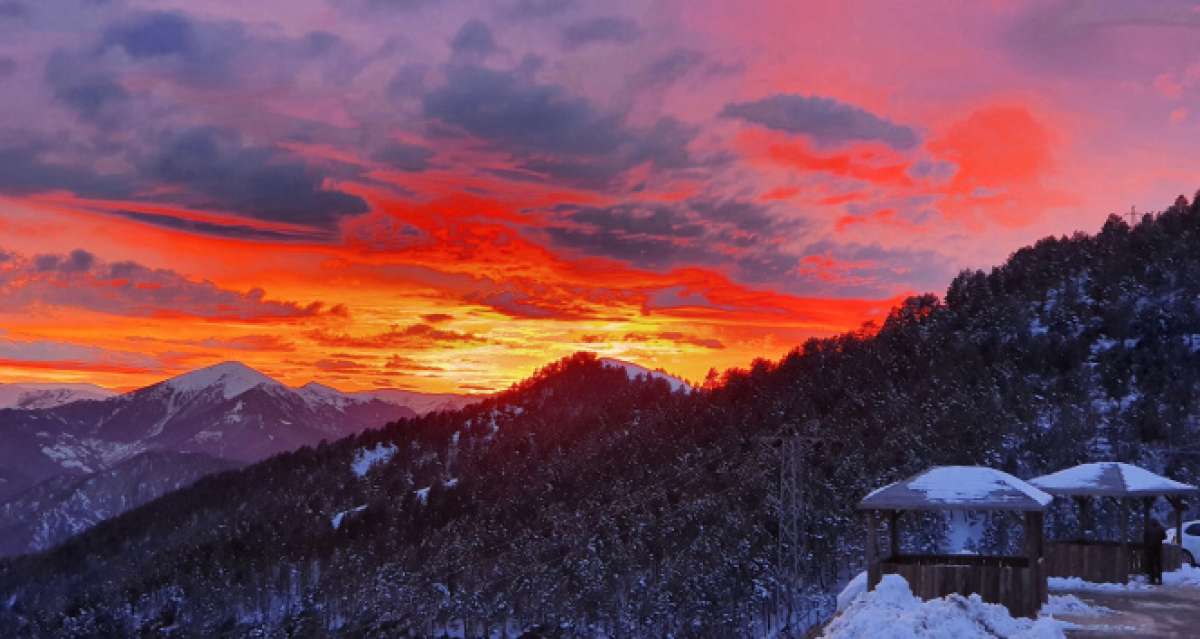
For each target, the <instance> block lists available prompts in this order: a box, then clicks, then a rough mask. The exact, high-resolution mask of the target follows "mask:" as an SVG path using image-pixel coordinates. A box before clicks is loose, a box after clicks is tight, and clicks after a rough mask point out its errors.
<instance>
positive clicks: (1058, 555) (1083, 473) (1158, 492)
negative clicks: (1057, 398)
mask: <svg viewBox="0 0 1200 639" xmlns="http://www.w3.org/2000/svg"><path fill="white" fill-rule="evenodd" d="M1029 483H1031V484H1033V485H1035V486H1037V487H1038V488H1040V489H1042V490H1044V491H1046V492H1048V493H1050V494H1052V495H1054V496H1056V497H1058V496H1061V497H1071V498H1073V499H1074V500H1075V503H1076V505H1077V507H1078V509H1079V523H1080V531H1079V536H1078V538H1076V539H1074V540H1055V541H1053V542H1051V543H1050V544H1049V545H1048V546H1047V549H1046V569H1047V573H1048V575H1049V576H1051V577H1080V578H1082V579H1085V580H1087V581H1094V582H1126V581H1128V580H1129V575H1130V574H1136V573H1138V572H1140V571H1141V569H1142V556H1143V553H1142V552H1141V551H1142V543H1141V537H1140V536H1139V537H1138V541H1137V542H1130V541H1129V531H1128V530H1127V526H1126V517H1125V513H1126V509H1127V508H1128V503H1129V502H1130V501H1134V500H1140V501H1141V503H1142V530H1143V531H1144V530H1145V528H1146V526H1148V525H1149V523H1150V511H1151V509H1152V508H1153V506H1154V500H1155V499H1156V498H1158V497H1163V498H1165V499H1166V500H1167V501H1168V502H1169V503H1170V504H1171V507H1172V508H1173V509H1174V511H1175V522H1174V523H1175V539H1176V540H1179V539H1182V538H1183V536H1182V528H1183V498H1184V497H1187V496H1192V495H1196V494H1197V493H1200V489H1198V488H1196V487H1195V486H1192V485H1191V484H1185V483H1182V482H1178V481H1175V480H1173V479H1169V478H1167V477H1163V476H1162V475H1156V474H1154V473H1152V472H1150V471H1148V470H1146V469H1145V468H1141V467H1139V466H1134V465H1133V464H1124V463H1121V462H1097V463H1092V464H1080V465H1078V466H1072V467H1070V468H1067V469H1064V470H1060V471H1058V472H1056V473H1050V474H1049V475H1042V476H1041V477H1036V478H1034V479H1031V480H1029ZM1093 498H1100V499H1114V500H1116V502H1117V505H1118V510H1119V513H1120V515H1119V520H1120V525H1119V529H1120V532H1119V537H1118V538H1117V539H1116V540H1101V539H1096V538H1095V537H1094V536H1092V537H1091V538H1089V531H1090V530H1091V529H1092V508H1091V506H1092V501H1091V500H1092V499H1093ZM1182 564H1183V550H1182V549H1181V548H1179V547H1178V546H1163V570H1176V569H1178V568H1179V567H1180V566H1181V565H1182Z"/></svg>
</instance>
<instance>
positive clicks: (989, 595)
mask: <svg viewBox="0 0 1200 639" xmlns="http://www.w3.org/2000/svg"><path fill="white" fill-rule="evenodd" d="M880 569H881V572H883V573H885V574H898V575H900V576H901V577H904V579H905V581H907V582H908V585H909V587H910V588H912V591H913V594H914V595H916V596H918V597H921V598H922V599H934V598H937V597H944V596H946V595H950V594H956V593H957V594H961V595H964V596H966V595H969V594H972V593H977V594H979V596H980V598H981V599H983V600H984V601H987V602H990V603H997V604H1002V605H1004V606H1005V607H1007V608H1008V610H1009V612H1011V613H1012V614H1013V616H1017V617H1037V613H1038V610H1039V609H1040V608H1041V607H1042V603H1044V601H1045V597H1046V588H1045V583H1046V580H1045V576H1044V574H1043V569H1042V566H1041V564H1040V562H1038V563H1035V565H1034V566H1032V567H1015V566H981V565H974V566H953V565H946V564H920V563H890V562H886V561H885V562H882V563H881V565H880Z"/></svg>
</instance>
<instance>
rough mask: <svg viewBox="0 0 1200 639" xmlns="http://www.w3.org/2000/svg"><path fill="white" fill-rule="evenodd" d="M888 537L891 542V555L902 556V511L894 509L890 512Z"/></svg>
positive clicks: (889, 547) (889, 548)
mask: <svg viewBox="0 0 1200 639" xmlns="http://www.w3.org/2000/svg"><path fill="white" fill-rule="evenodd" d="M888 537H889V541H890V542H891V543H890V544H889V546H888V550H889V552H890V553H891V554H889V555H888V556H889V557H899V556H900V511H899V510H893V511H891V512H889V513H888Z"/></svg>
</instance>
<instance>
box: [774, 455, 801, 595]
mask: <svg viewBox="0 0 1200 639" xmlns="http://www.w3.org/2000/svg"><path fill="white" fill-rule="evenodd" d="M800 453H801V443H800V439H799V438H798V437H796V436H794V435H793V436H791V437H785V438H784V439H783V440H782V441H781V442H780V446H779V457H780V459H779V549H778V550H779V558H778V560H777V561H778V564H777V565H778V568H779V572H780V573H781V576H782V577H784V578H785V579H786V580H787V581H788V582H790V583H792V584H795V583H796V582H797V581H798V580H799V578H800V525H801V521H800V514H801V508H803V507H804V486H803V485H802V483H801V481H800V474H801V469H800V466H801V464H803V463H804V461H803V458H802V457H801V454H800Z"/></svg>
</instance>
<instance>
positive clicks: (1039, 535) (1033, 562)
mask: <svg viewBox="0 0 1200 639" xmlns="http://www.w3.org/2000/svg"><path fill="white" fill-rule="evenodd" d="M1043 517H1045V515H1044V514H1043V513H1041V512H1035V511H1029V512H1026V513H1025V531H1024V532H1025V548H1024V550H1025V553H1024V554H1025V557H1026V558H1027V559H1028V560H1029V572H1028V573H1027V574H1028V578H1029V583H1028V584H1023V585H1024V586H1025V587H1026V588H1027V590H1026V592H1028V593H1029V595H1030V596H1031V597H1034V598H1036V599H1035V601H1036V604H1035V603H1034V602H1033V601H1031V602H1030V606H1032V608H1031V609H1032V610H1037V609H1038V608H1040V607H1041V604H1044V603H1046V600H1047V599H1046V598H1047V595H1048V593H1047V591H1046V587H1045V586H1046V580H1045V579H1044V578H1043V576H1042V570H1043V565H1042V556H1043V555H1044V554H1045V546H1044V541H1045V540H1044V538H1043V535H1044V534H1045V530H1044V528H1045V527H1044V526H1043Z"/></svg>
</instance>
